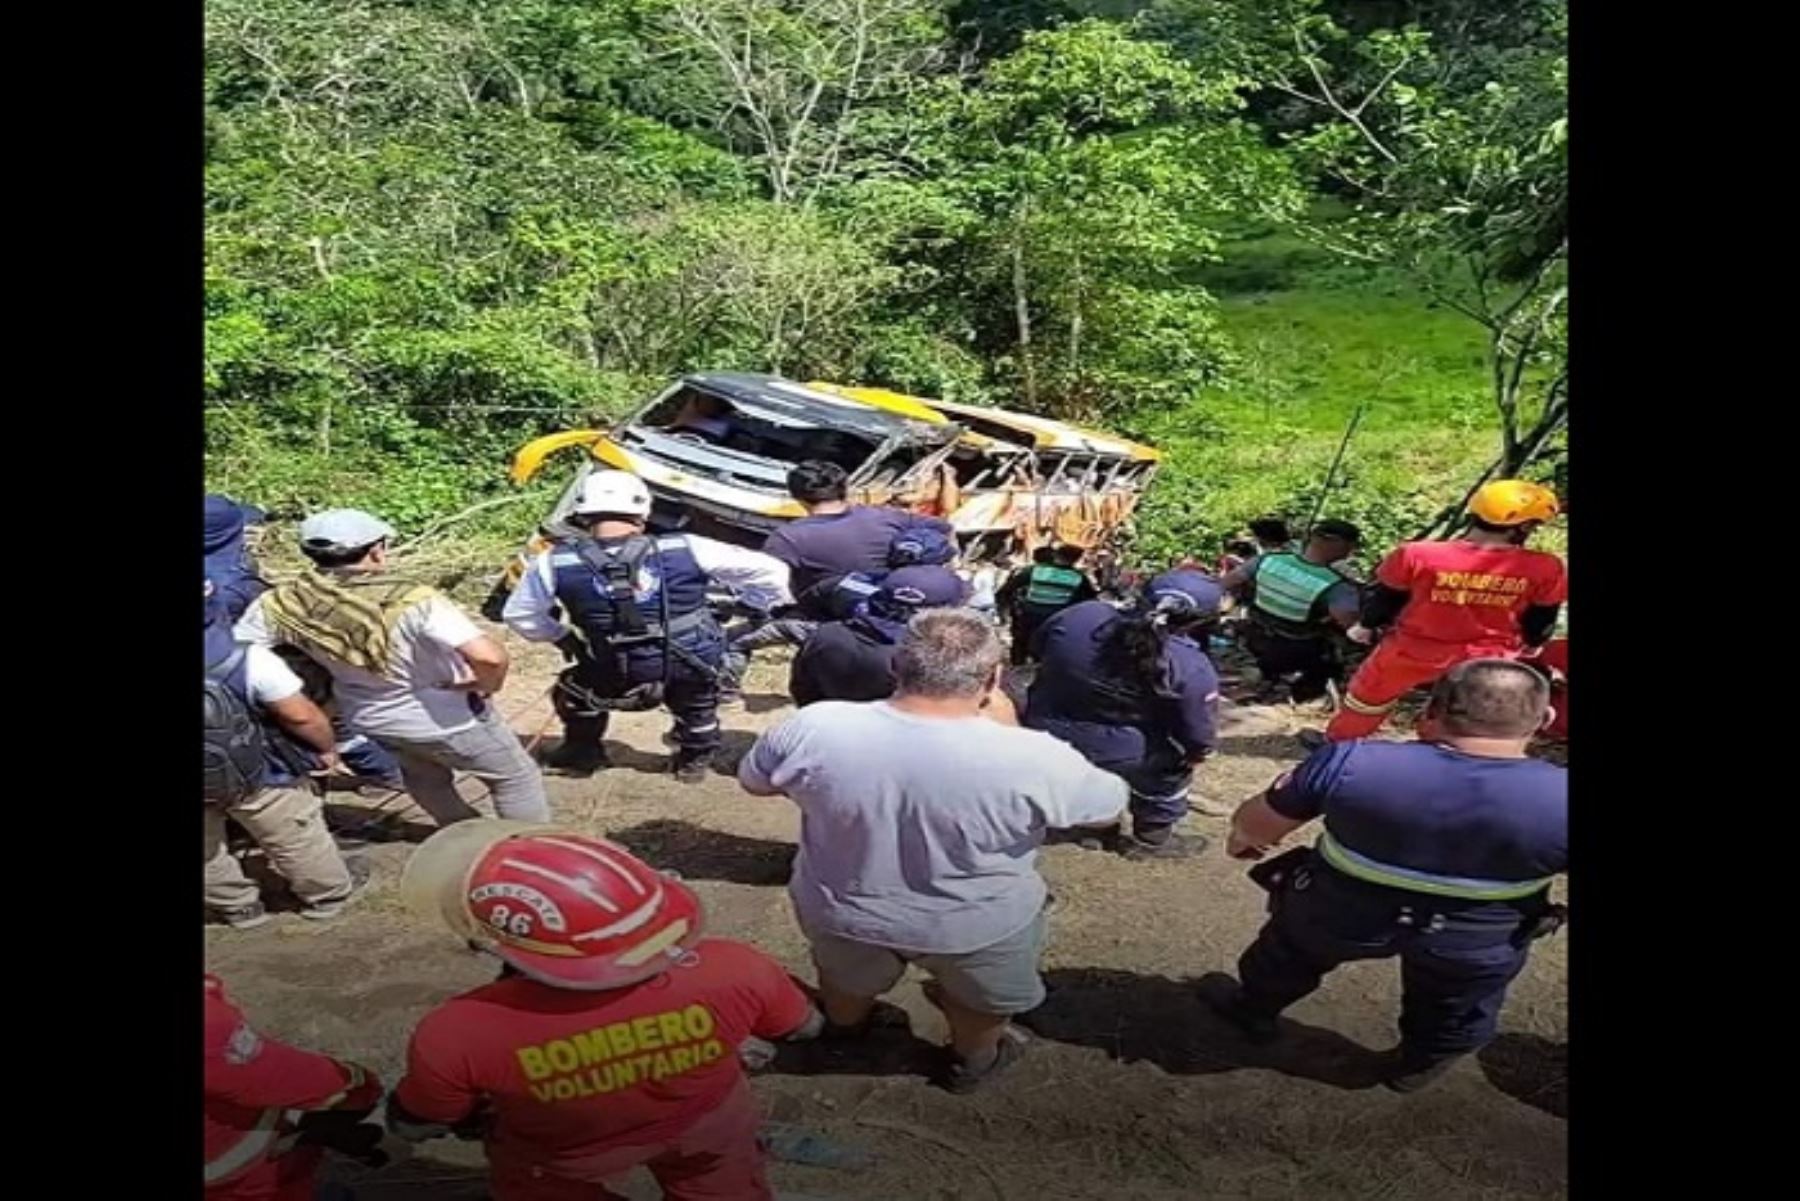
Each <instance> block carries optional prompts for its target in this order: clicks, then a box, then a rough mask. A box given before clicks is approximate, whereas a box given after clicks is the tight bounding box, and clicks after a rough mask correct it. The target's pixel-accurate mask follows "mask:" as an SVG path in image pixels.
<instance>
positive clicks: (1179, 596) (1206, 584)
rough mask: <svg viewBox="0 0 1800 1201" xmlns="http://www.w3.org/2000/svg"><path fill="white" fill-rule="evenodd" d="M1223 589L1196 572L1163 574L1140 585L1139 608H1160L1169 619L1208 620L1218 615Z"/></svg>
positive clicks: (1214, 581) (1216, 582) (1223, 596)
mask: <svg viewBox="0 0 1800 1201" xmlns="http://www.w3.org/2000/svg"><path fill="white" fill-rule="evenodd" d="M1224 598H1225V590H1224V589H1223V588H1221V587H1219V581H1217V580H1215V579H1213V578H1212V577H1211V576H1209V575H1206V574H1205V573H1203V572H1198V571H1165V572H1163V573H1162V574H1161V575H1159V576H1157V577H1156V578H1155V579H1153V580H1151V581H1150V582H1149V583H1148V584H1146V585H1145V586H1144V594H1143V599H1142V601H1140V602H1139V603H1140V606H1141V607H1142V608H1144V609H1157V608H1161V609H1162V610H1163V611H1164V612H1166V613H1168V614H1169V615H1170V616H1172V617H1183V618H1186V617H1211V616H1214V615H1215V614H1217V613H1218V611H1219V604H1220V602H1222V601H1223V600H1224Z"/></svg>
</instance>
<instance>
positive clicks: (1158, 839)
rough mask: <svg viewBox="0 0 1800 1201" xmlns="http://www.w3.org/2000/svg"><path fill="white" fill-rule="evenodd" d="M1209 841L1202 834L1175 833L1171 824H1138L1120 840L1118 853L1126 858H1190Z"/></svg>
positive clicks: (1204, 847) (1208, 843) (1203, 848)
mask: <svg viewBox="0 0 1800 1201" xmlns="http://www.w3.org/2000/svg"><path fill="white" fill-rule="evenodd" d="M1211 841H1212V840H1211V839H1209V838H1207V837H1206V836H1205V835H1204V834H1177V833H1175V827H1174V826H1173V825H1172V824H1171V825H1167V826H1138V827H1136V828H1135V829H1134V830H1132V832H1131V836H1130V837H1129V838H1125V839H1122V840H1121V842H1120V844H1119V854H1121V855H1123V856H1125V858H1127V859H1192V858H1193V857H1194V856H1195V855H1198V854H1199V853H1200V852H1201V851H1204V850H1205V849H1206V848H1207V846H1208V845H1210V843H1211Z"/></svg>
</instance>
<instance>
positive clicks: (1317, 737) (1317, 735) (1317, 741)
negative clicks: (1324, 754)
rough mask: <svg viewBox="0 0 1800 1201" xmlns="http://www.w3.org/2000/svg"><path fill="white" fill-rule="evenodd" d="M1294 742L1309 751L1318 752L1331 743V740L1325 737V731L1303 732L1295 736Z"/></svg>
mask: <svg viewBox="0 0 1800 1201" xmlns="http://www.w3.org/2000/svg"><path fill="white" fill-rule="evenodd" d="M1294 741H1296V742H1298V743H1299V744H1300V745H1301V746H1303V747H1305V748H1306V749H1307V750H1309V751H1316V750H1318V749H1319V748H1320V747H1322V746H1324V745H1326V744H1327V743H1329V742H1330V741H1331V739H1329V738H1327V737H1325V731H1323V730H1301V731H1299V732H1298V733H1296V734H1295V735H1294Z"/></svg>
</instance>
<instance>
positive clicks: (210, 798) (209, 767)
mask: <svg viewBox="0 0 1800 1201" xmlns="http://www.w3.org/2000/svg"><path fill="white" fill-rule="evenodd" d="M246 650H247V648H246V647H244V646H238V647H237V648H236V649H235V650H233V651H232V652H231V654H229V655H227V656H226V657H225V658H224V659H222V660H221V661H219V662H218V663H216V664H214V665H213V666H211V667H209V668H207V669H206V725H205V740H206V803H207V804H209V805H235V804H237V803H239V802H240V801H244V800H248V799H249V798H250V797H252V796H255V795H256V793H257V791H258V790H259V789H261V788H262V785H263V778H264V776H265V774H266V773H267V771H268V757H267V754H266V749H267V748H266V744H265V741H264V735H263V727H262V723H261V722H260V721H258V720H257V718H256V714H254V713H252V712H251V711H250V702H249V699H248V698H247V697H245V695H244V694H243V692H242V691H240V689H239V688H237V687H234V686H233V685H232V684H231V683H230V678H231V676H232V675H234V674H235V673H236V672H237V671H238V668H239V667H240V666H241V665H242V664H243V661H244V654H245V651H246Z"/></svg>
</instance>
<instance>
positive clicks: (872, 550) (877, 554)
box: [763, 505, 951, 617]
mask: <svg viewBox="0 0 1800 1201" xmlns="http://www.w3.org/2000/svg"><path fill="white" fill-rule="evenodd" d="M920 526H923V527H926V528H927V529H930V530H935V531H938V532H940V533H943V534H945V535H948V534H949V533H950V532H951V526H950V523H949V522H947V521H943V520H941V519H939V518H936V517H924V516H921V515H920V514H917V513H909V512H907V511H906V510H905V509H897V508H894V507H892V506H890V505H852V506H850V508H848V509H846V510H844V511H843V512H842V513H828V514H825V515H823V516H818V517H797V518H795V519H794V520H793V521H790V522H788V523H787V524H786V525H783V526H781V527H780V528H778V529H776V530H775V532H774V533H772V534H770V535H769V537H768V540H767V541H766V542H764V543H763V553H764V554H767V555H773V556H774V557H775V558H777V559H779V560H781V561H782V562H783V563H786V564H787V565H788V567H789V568H791V569H792V571H793V576H792V578H791V582H790V585H789V586H790V587H791V588H792V590H793V593H794V599H795V600H796V601H799V602H800V605H801V607H802V608H803V609H815V605H816V602H815V601H814V599H813V594H814V593H815V592H816V591H818V590H820V588H821V585H829V584H832V583H835V582H836V581H837V580H838V579H839V578H840V577H842V576H846V575H849V574H851V573H852V572H858V571H861V572H868V573H871V574H873V575H880V574H882V573H885V572H886V571H887V570H888V552H889V550H890V548H891V547H892V545H893V542H894V539H895V538H896V537H897V536H898V535H899V534H901V533H903V532H906V531H908V530H912V529H916V528H917V527H920ZM820 616H824V617H831V616H834V615H833V614H829V613H824V612H823V611H820Z"/></svg>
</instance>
